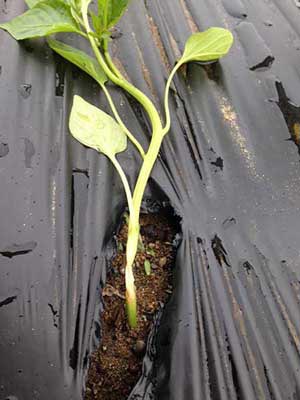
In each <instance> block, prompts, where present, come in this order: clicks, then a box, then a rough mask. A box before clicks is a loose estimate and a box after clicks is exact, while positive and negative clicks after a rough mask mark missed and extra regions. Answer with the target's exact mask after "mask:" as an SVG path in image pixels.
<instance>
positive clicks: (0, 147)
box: [0, 143, 9, 158]
mask: <svg viewBox="0 0 300 400" xmlns="http://www.w3.org/2000/svg"><path fill="white" fill-rule="evenodd" d="M8 153H9V146H8V144H7V143H0V158H2V157H5V156H7V154H8Z"/></svg>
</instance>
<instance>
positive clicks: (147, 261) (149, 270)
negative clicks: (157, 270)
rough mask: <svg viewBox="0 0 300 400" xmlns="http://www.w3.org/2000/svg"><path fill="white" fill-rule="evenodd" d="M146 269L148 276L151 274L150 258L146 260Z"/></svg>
mask: <svg viewBox="0 0 300 400" xmlns="http://www.w3.org/2000/svg"><path fill="white" fill-rule="evenodd" d="M144 269H145V273H146V275H148V276H149V275H151V263H150V261H149V260H145V262H144Z"/></svg>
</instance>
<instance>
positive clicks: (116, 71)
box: [104, 42, 125, 79]
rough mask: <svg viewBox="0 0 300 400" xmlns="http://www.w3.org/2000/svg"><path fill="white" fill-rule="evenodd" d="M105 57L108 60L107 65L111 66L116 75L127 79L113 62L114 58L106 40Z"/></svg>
mask: <svg viewBox="0 0 300 400" xmlns="http://www.w3.org/2000/svg"><path fill="white" fill-rule="evenodd" d="M104 57H105V60H106V62H107V65H108V66H109V68H110V69H111V71H112V72H113V73H114V74H115V75H116V77H117V78H119V79H125V78H124V77H123V75H122V74H121V72H120V71H119V70H118V68H117V67H116V66H115V64H114V63H113V60H112V59H111V56H110V54H109V52H108V47H107V42H106V46H104Z"/></svg>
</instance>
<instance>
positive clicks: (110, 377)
mask: <svg viewBox="0 0 300 400" xmlns="http://www.w3.org/2000/svg"><path fill="white" fill-rule="evenodd" d="M140 223H141V238H142V245H141V244H140V246H139V252H138V254H137V257H136V263H135V268H134V275H135V283H136V288H137V303H138V326H137V328H135V329H130V328H129V326H128V324H127V319H126V312H125V301H124V300H125V285H124V266H125V254H124V250H125V246H126V238H127V225H126V223H124V224H123V226H122V227H121V229H120V231H119V234H118V235H117V248H118V252H117V255H116V256H115V258H114V259H113V261H112V268H111V272H110V273H109V275H108V278H107V283H106V286H105V288H104V289H103V292H102V295H103V300H104V312H103V313H102V315H101V323H102V325H101V346H100V348H99V349H98V350H97V351H96V352H95V353H93V354H92V356H91V359H90V369H89V374H88V380H87V389H86V394H85V400H100V399H101V400H126V399H127V397H128V396H129V394H130V392H131V391H132V389H133V387H134V386H135V384H136V383H137V381H138V379H139V377H140V375H141V371H142V363H143V356H144V355H145V352H146V344H147V337H148V334H149V332H150V330H151V326H152V322H153V319H154V316H155V314H156V312H157V311H158V309H159V308H160V307H161V306H162V303H165V302H166V301H167V300H168V298H169V296H170V294H171V293H172V285H171V282H172V266H173V264H174V246H173V244H172V243H173V241H174V238H175V234H176V233H177V231H176V228H175V225H173V224H170V222H169V220H168V218H166V216H164V215H161V214H143V215H142V216H141V221H140ZM146 260H148V261H149V262H150V264H151V273H150V275H146V273H145V267H144V265H145V261H146Z"/></svg>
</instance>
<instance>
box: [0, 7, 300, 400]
mask: <svg viewBox="0 0 300 400" xmlns="http://www.w3.org/2000/svg"><path fill="white" fill-rule="evenodd" d="M222 3H224V8H223V7H222V6H220V1H215V0H211V1H209V2H204V1H199V0H185V1H183V0H182V1H181V0H178V1H177V0H176V1H174V0H166V1H164V2H160V1H159V0H154V1H151V2H150V1H147V2H141V1H136V2H133V3H132V5H131V6H130V8H129V11H128V13H127V14H126V16H125V17H124V20H123V23H122V25H120V33H121V34H120V35H117V38H116V39H114V41H113V46H114V49H115V53H114V54H115V55H116V58H117V60H118V63H119V65H120V67H123V68H124V69H126V71H127V73H128V76H130V77H131V79H132V81H133V82H134V83H136V84H137V85H138V86H139V87H140V88H141V89H142V90H144V91H146V92H147V93H149V94H150V95H151V96H152V98H153V100H154V101H155V102H156V103H157V104H162V99H163V93H162V88H163V86H164V82H165V79H166V76H167V69H168V68H169V66H170V65H173V63H174V61H175V59H176V58H177V53H178V49H181V48H182V45H183V43H184V42H185V39H186V38H187V37H188V35H189V34H190V32H191V31H192V30H194V29H196V28H198V29H203V28H205V27H207V26H224V25H226V27H228V28H229V29H231V30H232V31H234V30H235V40H236V45H235V48H234V51H233V52H232V55H231V57H227V58H226V59H224V60H221V62H220V64H218V66H217V67H213V68H209V67H207V66H206V67H202V66H199V65H190V66H189V67H188V69H187V71H186V75H184V73H182V74H181V75H179V76H178V77H176V79H175V82H174V87H173V89H174V90H173V91H172V98H171V104H170V107H171V111H172V113H173V120H172V129H171V132H170V134H169V135H168V137H167V138H166V140H165V142H164V145H163V149H162V152H161V156H160V158H159V160H158V162H157V164H156V166H155V169H154V171H153V174H152V181H151V184H150V185H149V191H148V196H149V198H152V199H154V200H155V199H156V200H161V193H162V194H163V199H164V201H165V200H166V199H167V200H168V201H169V202H170V204H171V205H172V207H174V209H175V210H176V213H177V214H178V215H179V216H180V217H181V218H182V232H183V238H182V242H181V245H180V247H179V249H178V254H177V261H176V276H175V289H174V293H173V296H172V299H171V301H170V302H169V303H168V305H167V308H166V310H165V312H164V313H163V315H162V317H161V322H160V324H159V326H158V327H157V329H155V332H156V335H155V336H154V338H153V341H151V343H150V344H151V348H152V344H153V348H155V353H156V357H155V359H154V361H151V360H149V359H148V358H147V359H146V360H145V368H144V374H143V376H142V378H141V379H140V381H139V383H138V384H137V386H136V388H135V389H134V390H133V392H132V394H131V396H130V399H144V400H149V399H153V398H156V399H159V400H170V399H172V400H182V399H191V400H199V399H203V400H206V399H207V400H210V399H222V400H229V399H230V400H234V399H236V400H237V399H243V400H244V399H247V400H248V399H278V400H279V399H280V400H281V399H298V398H299V397H300V379H299V374H298V369H299V353H300V339H299V332H300V322H299V321H300V318H299V291H300V286H299V281H300V276H299V275H300V273H299V239H300V238H299V235H300V234H299V225H300V213H299V204H300V190H299V188H300V174H299V168H300V164H299V153H298V151H299V143H298V142H299V140H298V136H299V126H300V118H299V115H298V114H299V113H298V112H297V110H298V109H299V107H300V90H299V89H300V88H299V86H300V83H299V79H298V75H297V68H298V66H299V62H300V53H299V43H300V30H299V27H298V26H299V24H297V17H298V12H299V10H298V8H297V6H296V4H295V3H294V2H292V1H291V2H288V4H286V3H285V2H280V1H278V0H272V2H271V3H272V7H270V4H266V3H264V2H259V1H254V2H251V4H250V3H249V2H248V3H247V5H246V4H244V2H241V1H232V2H231V3H230V5H229V2H228V1H222ZM23 9H24V3H23V1H21V0H12V1H10V2H2V3H0V20H1V22H2V21H4V20H8V19H10V18H11V17H12V16H13V15H17V14H20V13H21V12H22V11H23ZM136 15H139V18H138V19H137V18H136ZM244 23H247V24H250V26H249V25H247V26H245V25H242V24H244ZM277 28H280V29H277ZM132 32H133V33H134V34H132ZM279 32H280V33H279ZM248 35H249V36H248ZM128 38H131V40H128ZM70 40H71V38H70ZM268 56H270V57H271V56H272V57H274V60H273V61H272V62H266V58H267V57H268ZM0 65H1V69H0V71H1V75H0V120H1V125H0V182H1V188H2V191H1V197H0V215H1V227H2V229H1V230H0V274H1V279H0V314H1V315H0V317H1V318H0V338H1V339H0V354H1V357H0V399H1V400H2V399H10V400H12V399H13V400H16V399H17V400H29V399H30V400H31V399H43V400H48V399H49V400H50V399H56V400H65V399H81V398H82V393H83V391H84V382H85V378H86V372H87V368H88V357H89V354H91V351H92V350H93V349H94V348H95V346H97V345H98V344H99V340H100V332H101V329H100V321H99V314H100V310H101V308H102V305H101V301H100V292H99V288H100V285H99V282H100V283H101V284H103V283H104V281H105V274H106V267H107V260H109V258H110V256H111V254H112V248H111V243H112V242H111V239H112V237H113V235H114V232H115V230H116V228H117V226H118V223H119V221H120V215H121V214H122V212H123V210H124V205H125V199H124V197H123V190H122V188H121V186H120V182H119V180H118V177H117V176H116V175H115V173H114V171H113V170H112V168H111V166H110V165H109V163H108V161H107V160H106V159H105V158H104V157H101V156H99V155H98V154H96V152H93V151H91V150H87V149H85V148H83V147H82V146H80V145H78V144H77V143H75V142H74V141H73V140H72V139H71V138H70V135H69V133H68V129H67V120H68V115H69V111H70V104H71V102H72V98H73V95H74V94H80V95H82V96H83V97H84V98H87V99H88V100H89V101H91V102H92V103H94V104H100V105H101V107H103V108H104V109H105V110H106V111H107V110H108V107H107V104H106V103H105V99H104V96H103V94H101V93H99V91H98V88H96V86H94V84H93V82H92V81H91V80H90V79H89V78H87V77H86V76H84V75H83V74H81V73H80V72H79V71H78V70H77V69H76V68H72V67H71V66H70V65H67V64H64V63H62V61H61V60H59V61H57V58H55V59H54V57H53V54H52V52H51V51H50V49H48V48H47V47H46V46H44V45H43V43H42V42H40V41H38V42H33V41H32V42H30V43H29V42H26V43H22V44H18V43H15V42H14V41H13V40H12V39H11V38H10V37H9V36H8V35H7V34H5V33H4V32H1V33H0ZM143 65H147V69H145V68H143ZM183 72H184V71H183ZM63 77H64V78H63ZM62 82H63V84H62ZM114 99H115V101H116V102H117V103H118V104H120V105H121V114H122V118H123V119H124V122H126V123H128V125H129V126H130V128H131V129H130V130H131V131H133V132H137V134H138V135H140V137H139V139H140V141H141V142H142V144H143V145H144V147H146V144H147V141H148V134H149V132H148V131H147V129H148V122H147V121H146V120H145V119H144V115H143V114H142V113H141V111H140V110H139V109H138V108H137V106H136V104H135V103H134V102H133V101H132V99H128V98H127V97H126V96H125V95H124V94H122V93H121V92H119V91H118V90H115V92H114ZM130 151H131V153H130V154H129V155H128V154H127V155H123V156H122V157H123V158H122V159H121V158H120V159H121V162H122V163H125V164H127V166H128V168H127V171H130V179H131V180H134V179H135V178H136V171H137V168H136V166H137V165H138V163H139V156H138V154H136V152H135V151H134V149H133V148H132V149H131V150H130ZM3 188H4V189H3Z"/></svg>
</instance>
